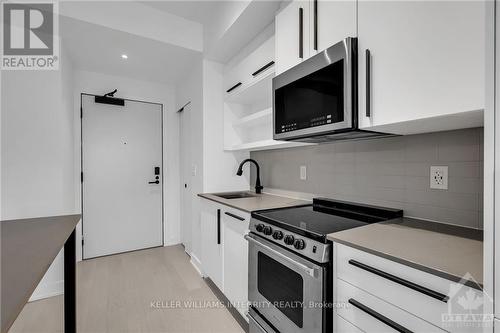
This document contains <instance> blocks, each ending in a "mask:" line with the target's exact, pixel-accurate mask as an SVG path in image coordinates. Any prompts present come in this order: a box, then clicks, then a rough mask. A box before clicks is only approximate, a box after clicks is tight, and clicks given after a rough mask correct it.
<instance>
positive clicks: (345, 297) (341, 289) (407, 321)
mask: <svg viewBox="0 0 500 333" xmlns="http://www.w3.org/2000/svg"><path fill="white" fill-rule="evenodd" d="M337 302H338V303H339V304H343V305H345V306H341V307H339V308H338V310H337V314H338V315H339V316H341V317H343V318H345V319H346V320H347V321H349V322H350V323H352V325H354V326H356V327H358V328H359V329H361V330H362V331H364V332H384V333H387V332H426V333H431V332H445V331H443V330H441V329H440V328H438V327H436V326H434V325H431V324H429V323H428V322H426V321H424V320H422V319H420V318H417V317H415V316H413V315H412V314H410V313H408V312H406V311H403V310H401V309H399V308H397V307H395V306H393V305H391V304H389V303H387V302H384V301H383V300H381V299H379V298H377V297H375V296H373V295H371V294H369V293H367V292H365V291H363V290H361V289H359V288H357V287H355V286H353V285H351V284H349V283H347V282H345V281H343V280H341V279H338V280H337Z"/></svg>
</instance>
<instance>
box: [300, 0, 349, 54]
mask: <svg viewBox="0 0 500 333" xmlns="http://www.w3.org/2000/svg"><path fill="white" fill-rule="evenodd" d="M315 5H316V6H317V17H316V20H317V23H316V24H317V28H316V29H315V23H314V20H315V18H314V17H315V15H314V6H315ZM311 8H312V9H311V24H310V27H311V29H310V30H311V34H310V35H311V37H310V38H311V42H310V44H311V53H312V54H316V53H318V52H321V51H323V50H325V49H327V48H328V47H330V46H332V45H333V44H335V43H338V42H340V41H341V40H343V39H344V38H346V37H356V35H357V32H356V1H331V0H317V1H316V2H315V1H314V0H313V2H312V4H311ZM315 31H316V32H317V50H315V42H314V41H315V40H314V38H315Z"/></svg>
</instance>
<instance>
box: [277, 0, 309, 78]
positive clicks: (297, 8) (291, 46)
mask: <svg viewBox="0 0 500 333" xmlns="http://www.w3.org/2000/svg"><path fill="white" fill-rule="evenodd" d="M309 18H310V2H309V1H292V2H291V3H290V4H288V6H286V7H285V8H283V9H282V10H281V11H280V12H279V13H278V15H276V21H275V24H276V32H275V34H276V44H275V45H276V47H275V52H276V75H278V74H280V73H283V72H284V71H286V70H287V69H290V68H292V67H293V66H295V65H297V64H298V63H300V62H301V61H303V60H304V59H307V58H308V57H309V39H310V38H309V29H310V20H309Z"/></svg>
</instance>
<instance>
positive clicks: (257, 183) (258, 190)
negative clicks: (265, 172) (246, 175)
mask: <svg viewBox="0 0 500 333" xmlns="http://www.w3.org/2000/svg"><path fill="white" fill-rule="evenodd" d="M246 162H252V163H253V164H255V167H256V168H257V179H256V180H255V193H262V189H263V188H264V186H262V185H260V167H259V163H257V161H255V160H253V159H251V158H247V159H246V160H244V161H243V162H241V163H240V166H239V167H238V171H236V174H237V175H238V176H241V175H242V174H243V165H244V164H245V163H246Z"/></svg>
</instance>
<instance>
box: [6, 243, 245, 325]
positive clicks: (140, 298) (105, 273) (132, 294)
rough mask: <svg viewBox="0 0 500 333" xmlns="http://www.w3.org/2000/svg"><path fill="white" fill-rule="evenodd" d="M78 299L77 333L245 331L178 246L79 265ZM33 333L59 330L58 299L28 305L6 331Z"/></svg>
mask: <svg viewBox="0 0 500 333" xmlns="http://www.w3.org/2000/svg"><path fill="white" fill-rule="evenodd" d="M77 299H78V310H77V311H78V332H79V333H101V332H110V333H111V332H113V333H115V332H116V333H127V332H141V333H146V332H155V333H160V332H200V333H201V332H214V333H215V332H217V333H219V332H221V333H222V332H235V333H241V332H243V330H242V329H241V327H240V326H239V325H238V323H237V322H236V321H235V320H234V318H233V317H232V316H231V314H230V313H229V311H228V310H227V309H226V308H224V307H221V306H218V299H217V297H216V296H215V295H214V294H213V293H212V291H211V290H210V288H209V287H208V286H207V285H206V283H205V282H204V281H203V279H202V278H201V277H200V276H199V274H198V273H197V272H196V270H195V269H194V268H193V266H192V265H191V264H190V262H189V257H188V256H187V255H186V253H185V252H184V249H183V247H182V246H169V247H162V248H155V249H149V250H142V251H136V252H130V253H125V254H119V255H114V256H108V257H102V258H97V259H91V260H86V261H83V262H80V263H78V265H77ZM151 302H156V303H154V305H152V303H151ZM158 302H159V303H158ZM171 302H173V303H171ZM35 332H50V333H52V332H63V297H62V296H56V297H51V298H47V299H44V300H40V301H35V302H31V303H28V304H27V305H26V306H25V307H24V309H23V311H22V312H21V314H20V316H19V317H18V319H17V320H16V322H15V323H14V325H13V326H12V328H11V329H10V331H9V333H35Z"/></svg>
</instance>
